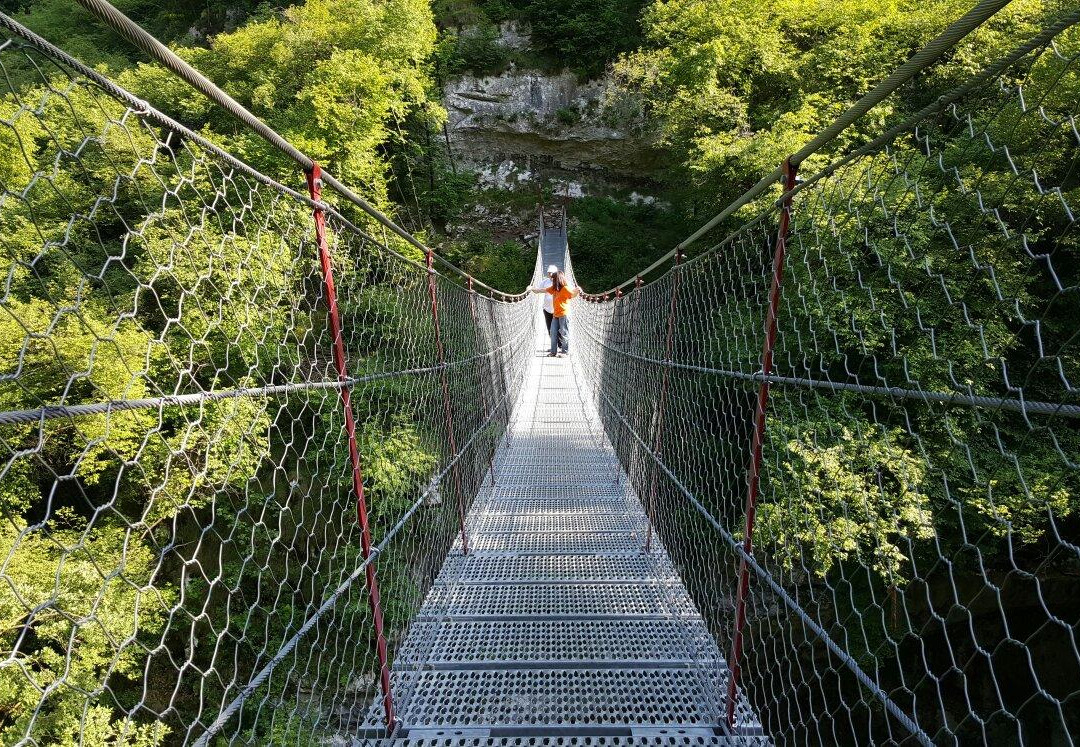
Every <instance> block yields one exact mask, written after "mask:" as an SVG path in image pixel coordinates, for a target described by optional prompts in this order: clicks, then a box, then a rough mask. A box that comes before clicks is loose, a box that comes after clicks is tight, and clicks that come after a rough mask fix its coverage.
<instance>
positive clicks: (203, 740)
mask: <svg viewBox="0 0 1080 747" xmlns="http://www.w3.org/2000/svg"><path fill="white" fill-rule="evenodd" d="M527 342H529V340H528V338H527V337H524V338H522V341H520V342H519V343H518V346H517V348H516V349H515V355H517V354H520V352H521V348H522V347H524V345H525V343H527ZM512 390H513V386H511V387H508V388H507V389H506V391H504V392H503V395H502V398H501V401H500V402H499V404H498V405H497V406H496V407H493V408H492V410H491V412H490V413H489V414H488V416H487V417H486V418H484V420H483V421H482V422H481V423H480V425H478V426H477V428H476V430H475V431H473V434H472V436H470V437H469V440H468V441H466V442H465V445H464V446H462V447H461V450H460V451H458V452H457V453H456V454H454V456H453V457H452V458H451V459H450V460H448V461H447V463H446V464H444V465H443V468H442V470H440V471H439V472H438V473H436V474H435V475H434V476H433V477H432V478H431V480H430V481H429V482H428V486H427V488H425V489H424V490H423V492H421V493H420V495H419V496H418V497H417V498H416V500H415V501H413V503H412V505H411V506H409V508H408V509H406V511H405V513H403V514H402V515H401V518H399V519H398V520H397V522H396V523H395V524H394V525H393V526H392V527H390V529H389V530H387V532H386V535H385V536H384V537H383V538H382V540H380V541H379V544H378V545H376V546H375V547H373V548H372V549H371V553H370V554H369V555H368V557H367V558H365V559H364V560H363V561H362V562H361V564H360V565H359V566H357V567H356V568H355V569H354V570H353V572H352V573H351V574H349V577H348V578H346V579H345V580H344V581H343V582H341V584H339V585H338V586H337V588H336V589H334V591H333V593H331V595H330V596H329V597H327V598H326V600H325V601H324V602H323V603H322V604H321V605H319V608H318V609H317V610H315V612H313V613H312V614H311V616H310V617H309V618H308V619H307V620H305V621H304V624H303V625H301V626H300V628H299V629H298V630H297V631H296V632H295V633H294V634H293V635H292V636H291V637H290V638H289V640H287V641H285V643H283V644H282V646H281V648H279V649H278V651H277V653H276V654H274V656H273V657H272V658H271V659H270V661H269V662H267V663H266V665H265V666H264V667H263V668H262V669H260V670H259V672H258V673H257V674H256V675H255V676H254V677H252V678H251V679H250V680H248V683H247V684H246V685H244V687H243V688H242V689H241V691H240V693H239V694H238V695H237V696H236V697H235V698H233V700H232V701H230V702H229V704H228V705H227V706H225V708H223V709H222V710H221V712H220V713H219V714H218V716H217V718H216V719H214V722H213V723H212V724H210V726H209V727H207V729H206V731H205V732H203V734H202V735H201V736H200V737H199V738H198V739H197V740H196V741H195V747H206V746H207V745H208V744H209V743H210V739H211V738H212V737H213V736H214V735H215V734H217V733H218V732H219V731H221V729H222V728H223V727H224V726H225V724H227V723H228V722H229V721H230V720H231V719H232V717H233V716H235V715H236V712H237V711H239V710H240V707H241V706H243V704H244V703H245V702H246V701H247V699H248V698H250V697H251V696H252V695H253V694H254V693H255V691H256V690H257V689H258V688H259V687H260V686H261V685H262V684H263V683H265V682H266V680H267V679H268V678H269V677H270V675H271V674H272V673H273V671H274V669H275V668H277V666H278V665H279V664H280V663H281V662H282V661H284V660H285V658H286V657H287V656H288V655H289V654H290V653H291V652H292V650H293V649H295V648H296V645H297V644H298V643H299V642H300V641H301V639H303V638H304V636H306V635H307V633H308V632H309V631H310V630H311V629H312V628H313V627H314V626H315V623H317V622H318V621H319V619H320V618H321V617H322V616H323V615H325V614H326V613H327V612H328V611H330V609H331V608H333V607H334V605H335V604H336V603H337V600H338V599H340V598H341V595H342V594H344V593H345V592H346V591H348V589H349V587H351V586H352V585H353V583H355V582H356V579H358V578H360V576H361V575H363V574H364V573H365V572H366V571H367V569H368V567H369V566H370V565H371V564H372V563H374V562H375V561H376V560H377V559H378V557H379V555H381V554H382V552H383V551H384V550H385V549H386V547H387V545H389V544H390V540H392V539H393V538H394V537H395V536H396V535H397V533H398V532H399V531H400V530H401V528H402V527H404V526H405V524H406V523H407V522H408V520H409V519H410V518H412V516H413V514H415V513H416V512H417V511H418V510H419V508H420V506H422V505H423V503H424V501H425V500H426V499H427V498H428V497H429V496H431V495H432V494H433V493H434V492H435V491H436V490H438V486H439V484H440V483H441V482H442V480H443V478H445V477H446V475H447V474H449V473H450V470H451V469H453V468H454V467H455V466H456V465H457V464H458V462H459V461H461V458H462V457H463V456H465V454H467V453H468V452H469V450H470V449H472V447H473V445H474V444H475V443H476V440H477V438H479V436H480V434H481V433H483V432H484V429H485V428H486V427H487V425H488V424H489V423H490V422H491V421H492V420H493V419H494V418H495V416H496V415H498V414H499V412H501V411H502V410H503V409H504V408H508V407H510V406H512V405H513V403H512V402H509V393H510V392H511V391H512Z"/></svg>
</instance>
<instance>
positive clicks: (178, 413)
mask: <svg viewBox="0 0 1080 747" xmlns="http://www.w3.org/2000/svg"><path fill="white" fill-rule="evenodd" d="M4 25H5V26H6V27H7V28H8V29H10V30H9V31H8V32H7V35H6V38H5V40H4V42H3V44H2V46H0V69H2V70H3V72H4V74H5V90H4V95H3V97H2V98H0V184H2V194H0V233H2V236H3V238H2V240H0V241H2V244H3V267H4V272H3V290H2V295H0V366H2V368H0V411H2V412H0V513H2V517H3V522H2V524H0V558H2V564H0V615H2V629H0V649H2V653H3V656H2V664H0V742H2V743H4V744H15V743H20V744H22V743H25V744H58V743H63V744H74V743H88V744H138V745H154V744H181V743H188V742H196V741H206V739H207V738H208V737H213V736H215V735H216V737H215V738H224V739H225V740H226V741H230V742H231V741H234V740H235V741H238V742H242V743H257V744H267V743H274V744H285V743H298V742H302V743H308V742H315V741H320V740H322V739H323V738H325V737H327V736H329V735H334V734H341V733H348V732H349V730H350V729H351V728H352V725H353V724H355V723H356V722H358V721H359V720H361V719H362V718H363V716H364V714H365V713H366V711H367V710H368V708H369V706H370V704H371V703H372V702H375V701H378V700H379V699H380V695H379V687H380V677H379V674H380V663H379V657H378V651H377V647H378V646H377V638H376V634H375V629H374V626H373V619H374V618H373V611H372V606H371V604H370V602H371V599H370V595H371V591H372V589H371V588H370V586H369V585H368V583H367V582H368V578H367V577H366V574H367V571H368V570H369V565H370V567H371V568H373V569H375V571H376V573H377V579H378V584H379V589H380V590H381V602H382V603H381V609H380V612H379V614H380V615H381V617H382V619H383V622H384V624H385V637H386V640H387V642H388V645H389V649H390V654H391V656H392V654H393V650H394V648H395V646H396V645H397V643H398V642H399V641H400V640H401V639H402V637H403V634H404V631H405V628H406V626H407V624H408V622H409V620H410V618H411V616H412V614H413V612H414V611H415V609H416V608H417V607H418V605H419V604H420V602H421V601H422V600H423V598H424V595H425V593H426V591H427V589H428V587H429V586H430V584H431V582H432V579H433V577H434V575H435V573H436V572H437V571H438V569H439V567H440V565H441V563H442V559H443V557H444V556H445V555H446V553H447V551H448V549H449V548H450V546H451V545H452V543H453V542H454V540H455V537H456V536H457V534H458V532H459V531H460V521H461V519H460V517H461V515H462V513H463V510H464V509H465V508H467V505H468V503H469V502H470V501H471V499H472V496H473V495H474V494H475V492H476V489H477V487H478V485H479V484H480V482H481V480H482V479H483V478H484V475H485V473H486V471H487V470H488V464H489V459H490V456H491V454H492V453H493V451H494V447H495V445H496V443H497V441H498V439H499V438H500V436H501V433H502V431H503V429H504V427H505V423H506V421H507V417H508V410H509V407H510V405H511V404H512V402H513V400H514V397H515V393H516V391H517V388H518V386H519V383H520V379H521V374H522V367H523V363H524V361H525V360H526V359H527V356H526V355H524V354H523V353H524V351H523V346H525V348H527V347H528V346H529V345H531V338H530V334H529V331H530V329H531V326H530V325H531V324H532V316H531V314H532V311H533V305H532V304H530V303H523V302H520V301H518V300H516V299H495V298H491V297H488V296H487V295H483V294H481V293H477V292H472V291H471V290H470V289H469V283H468V281H467V279H466V278H463V277H460V276H458V275H456V274H455V273H453V272H450V271H447V273H446V274H445V275H443V274H440V273H439V272H437V271H436V270H431V271H429V270H428V269H426V268H425V267H424V261H423V260H424V257H423V256H419V257H418V258H417V259H419V261H416V259H410V258H408V257H406V256H403V255H402V254H401V253H398V252H395V251H394V248H393V247H389V246H387V245H386V244H385V243H384V242H383V241H378V240H374V239H372V238H371V237H370V236H369V235H368V234H366V233H365V232H364V231H363V230H362V229H360V228H358V227H357V226H356V225H354V224H353V223H352V222H350V221H349V220H348V219H346V217H344V216H343V215H342V214H341V213H339V212H335V211H334V210H333V209H331V208H326V209H325V210H323V213H324V216H325V220H326V225H327V228H326V235H327V240H328V245H329V246H328V249H329V252H330V256H332V267H333V271H334V274H335V276H336V293H337V295H336V301H337V308H338V311H339V315H340V323H341V329H342V339H343V342H344V351H345V358H346V359H347V364H348V378H347V379H342V378H341V377H340V376H339V373H338V369H337V367H336V363H335V360H334V355H333V342H334V341H333V339H332V336H331V333H330V329H331V324H330V320H329V315H328V300H329V299H328V296H327V290H326V289H327V285H326V283H325V280H326V278H325V277H324V275H323V274H322V272H321V271H320V262H319V260H320V252H319V247H318V246H317V244H316V241H315V232H314V222H313V219H312V212H313V207H314V203H312V202H310V201H309V200H308V199H307V198H306V196H305V195H301V194H298V193H296V192H293V191H290V190H288V189H285V188H284V187H281V186H280V185H277V184H275V183H273V182H271V181H270V180H268V179H267V178H265V177H262V176H261V175H259V174H258V173H256V172H254V171H253V170H251V169H249V168H246V167H245V166H243V165H242V164H241V163H239V162H238V161H235V160H234V159H231V158H229V157H227V156H225V155H224V154H222V153H221V152H220V151H217V150H216V149H214V148H213V147H212V146H210V145H209V144H207V143H206V142H205V141H203V140H201V139H200V138H198V137H196V136H194V135H193V133H190V132H188V131H185V130H183V128H180V127H178V126H174V125H171V124H169V122H168V120H167V119H166V118H165V117H163V116H162V115H161V114H159V113H157V112H154V111H152V110H150V109H148V108H146V107H144V106H143V105H141V104H140V103H139V102H138V101H137V100H136V99H134V98H133V97H130V96H129V95H127V94H125V93H124V92H123V91H120V90H119V89H116V88H115V87H112V86H111V84H109V83H108V82H107V81H104V80H103V79H101V78H100V77H98V76H96V75H95V74H94V73H93V72H91V71H88V70H86V69H85V68H82V67H80V66H78V65H77V63H75V62H74V61H72V60H70V59H69V58H64V57H63V56H62V55H61V54H60V53H59V52H58V51H57V50H55V49H54V48H49V47H48V45H46V44H45V43H44V42H42V41H41V40H40V39H37V38H36V37H34V36H33V35H31V34H29V33H28V32H25V31H24V30H20V29H19V28H18V27H17V26H16V25H15V24H13V23H12V22H10V20H9V19H5V22H4ZM302 176H303V175H302V174H299V173H298V174H297V180H298V181H300V179H301V178H302ZM301 183H302V182H301ZM328 197H329V198H330V199H331V200H333V199H335V197H334V196H328ZM339 202H340V200H339ZM341 209H344V208H341ZM354 220H356V222H358V223H359V222H360V221H359V220H358V219H354ZM398 251H399V252H406V250H403V249H399V250H398ZM414 254H415V251H414ZM437 268H438V266H437ZM433 312H437V319H436V313H433ZM530 352H531V351H530ZM343 392H349V393H351V408H352V411H353V413H354V415H355V421H356V440H357V443H358V449H359V457H360V463H361V465H362V469H363V479H364V486H365V488H366V512H367V514H368V520H369V523H370V530H371V543H372V545H373V546H374V548H375V551H374V552H373V553H372V554H371V556H370V557H368V558H367V559H365V557H364V552H363V550H362V545H363V543H362V541H361V536H360V535H361V532H360V529H359V528H358V510H359V506H358V503H359V502H358V496H357V494H356V492H355V490H354V486H353V467H352V464H351V461H350V444H349V439H348V437H347V431H346V428H345V421H344V411H343V407H342V399H341V395H342V393H343Z"/></svg>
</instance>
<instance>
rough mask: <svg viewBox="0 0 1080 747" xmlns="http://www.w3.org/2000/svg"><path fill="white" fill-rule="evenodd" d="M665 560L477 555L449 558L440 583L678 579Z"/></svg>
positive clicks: (616, 557)
mask: <svg viewBox="0 0 1080 747" xmlns="http://www.w3.org/2000/svg"><path fill="white" fill-rule="evenodd" d="M675 577H676V576H675V569H674V568H673V567H672V566H671V564H670V563H669V562H668V561H667V560H666V559H664V558H659V557H647V556H645V555H641V554H634V555H509V554H501V553H500V554H477V553H470V554H469V555H468V556H467V557H462V556H456V557H450V558H447V560H446V563H445V564H444V565H443V569H442V573H440V574H439V578H438V579H437V581H436V583H463V584H478V583H492V584H507V583H511V584H514V583H545V582H550V581H594V582H609V583H610V582H625V581H629V582H640V581H647V580H650V579H659V580H664V581H669V580H674V579H675Z"/></svg>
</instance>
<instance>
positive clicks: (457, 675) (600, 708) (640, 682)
mask: <svg viewBox="0 0 1080 747" xmlns="http://www.w3.org/2000/svg"><path fill="white" fill-rule="evenodd" d="M402 674H405V673H395V675H394V677H395V678H399V677H401V675H402ZM706 674H707V675H710V676H714V677H715V679H713V680H704V679H703V677H704V676H705V675H706ZM717 675H718V676H717ZM409 676H410V679H411V678H412V677H413V676H415V680H414V681H412V682H410V684H411V687H410V688H409V693H408V695H407V696H406V697H405V698H403V699H402V702H401V703H400V704H399V710H398V717H399V719H400V720H401V723H402V726H403V727H404V728H406V729H409V730H413V729H440V728H454V727H457V728H469V727H485V728H491V729H495V728H498V729H504V730H505V729H508V728H517V729H521V730H523V731H524V730H530V729H536V728H561V729H567V730H571V729H580V728H581V727H584V726H589V727H604V726H607V727H611V726H618V727H635V726H638V727H640V726H649V727H661V726H682V727H699V728H700V727H706V728H719V724H720V721H721V720H722V719H723V714H722V713H720V700H721V699H720V698H718V697H717V696H716V694H715V693H718V692H723V691H724V689H725V688H726V683H727V675H726V673H725V672H719V673H712V672H709V673H704V672H701V671H698V670H695V669H687V668H671V669H651V668H650V669H577V670H569V669H556V670H551V671H545V670H541V669H517V670H515V669H493V670H474V669H466V670H456V671H425V672H420V673H419V674H416V675H413V674H412V673H409ZM448 693H453V694H454V695H453V697H447V694H448ZM380 718H381V711H380V706H379V704H373V706H372V710H371V711H370V712H369V716H368V724H370V725H372V726H376V725H378V723H379V719H380Z"/></svg>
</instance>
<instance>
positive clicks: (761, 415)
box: [727, 159, 798, 728]
mask: <svg viewBox="0 0 1080 747" xmlns="http://www.w3.org/2000/svg"><path fill="white" fill-rule="evenodd" d="M797 171H798V167H797V166H795V165H794V164H793V163H792V162H791V159H787V160H786V161H784V180H783V187H784V191H785V193H786V194H785V195H784V199H783V203H782V206H781V209H780V225H779V226H778V227H777V230H776V248H775V250H774V252H773V274H772V284H771V286H770V288H769V306H768V309H767V310H766V313H765V342H764V344H763V345H762V350H761V375H762V379H761V386H759V387H758V398H757V408H756V410H755V412H754V435H753V442H752V444H751V447H750V468H749V474H748V477H747V489H746V527H745V530H744V533H743V542H742V549H743V557H742V560H741V561H740V563H739V587H738V592H737V596H736V600H735V630H734V633H733V635H732V641H731V657H730V662H729V668H730V673H729V677H728V697H727V724H728V728H732V727H734V725H735V698H736V696H737V691H738V679H739V659H740V657H741V656H742V638H743V627H744V626H745V624H746V595H747V592H748V591H749V588H750V568H749V567H748V566H747V564H746V558H747V557H748V556H749V555H750V553H751V551H752V550H753V540H754V514H755V511H756V508H757V497H758V485H759V483H760V477H761V449H762V445H763V443H764V440H765V410H766V408H767V407H768V404H769V375H770V374H771V373H772V359H773V346H774V344H775V342H776V314H777V310H778V309H779V307H780V283H781V282H782V281H783V277H784V253H785V251H786V248H787V239H788V228H789V225H790V222H791V201H792V198H793V195H792V194H791V190H792V189H794V188H795V175H796V173H797Z"/></svg>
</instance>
